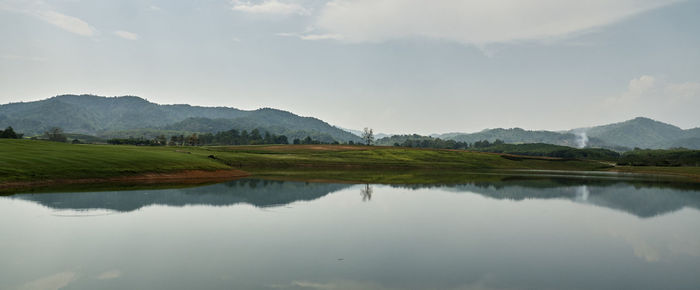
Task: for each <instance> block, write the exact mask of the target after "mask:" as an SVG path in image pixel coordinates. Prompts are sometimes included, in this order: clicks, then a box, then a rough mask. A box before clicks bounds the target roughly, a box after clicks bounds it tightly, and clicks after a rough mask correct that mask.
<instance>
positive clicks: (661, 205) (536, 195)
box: [444, 178, 700, 218]
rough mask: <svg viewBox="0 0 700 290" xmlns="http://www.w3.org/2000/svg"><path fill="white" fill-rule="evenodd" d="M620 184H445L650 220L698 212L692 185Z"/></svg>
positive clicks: (699, 201) (699, 193) (697, 191)
mask: <svg viewBox="0 0 700 290" xmlns="http://www.w3.org/2000/svg"><path fill="white" fill-rule="evenodd" d="M672 186H673V187H669V184H663V183H661V184H660V183H649V182H634V183H630V182H622V181H612V180H594V181H591V180H580V179H542V178H539V179H515V180H504V181H500V182H475V183H471V184H461V185H445V186H444V188H445V189H447V190H449V191H455V192H473V193H477V194H480V195H483V196H487V197H490V198H495V199H510V200H524V199H569V200H573V201H576V202H581V203H587V204H592V205H597V206H601V207H606V208H611V209H616V210H620V211H624V212H628V213H631V214H633V215H636V216H638V217H643V218H646V217H653V216H656V215H661V214H665V213H669V212H673V211H677V210H680V209H682V208H683V207H692V208H695V209H700V186H698V185H694V184H680V183H676V184H672Z"/></svg>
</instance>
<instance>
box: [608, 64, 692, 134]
mask: <svg viewBox="0 0 700 290" xmlns="http://www.w3.org/2000/svg"><path fill="white" fill-rule="evenodd" d="M602 105H603V107H604V108H607V109H609V110H613V111H614V112H616V113H618V114H627V115H631V116H649V117H654V116H663V117H664V118H665V119H669V118H671V119H677V120H673V121H675V122H682V123H686V124H697V121H698V119H697V110H698V108H700V82H680V83H679V82H671V81H667V80H665V79H663V78H659V77H655V76H650V75H643V76H640V77H638V78H635V79H632V80H630V81H629V84H628V85H627V90H626V91H625V92H624V93H622V94H620V95H618V96H613V97H610V98H608V99H607V100H606V101H605V102H604V103H603V104H602Z"/></svg>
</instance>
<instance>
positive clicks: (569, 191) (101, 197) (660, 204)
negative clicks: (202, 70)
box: [11, 177, 700, 218]
mask: <svg viewBox="0 0 700 290" xmlns="http://www.w3.org/2000/svg"><path fill="white" fill-rule="evenodd" d="M350 186H351V185H348V184H332V183H305V182H291V181H269V180H259V179H242V180H237V181H231V182H227V183H221V184H215V185H209V186H202V187H194V188H184V189H166V190H135V191H106V192H81V193H41V194H18V195H14V196H12V197H11V198H17V199H23V200H30V201H34V202H37V203H40V204H42V205H45V206H48V207H51V208H56V209H77V210H83V209H108V210H116V211H133V210H137V209H139V208H142V207H144V206H149V205H168V206H184V205H212V206H227V205H233V204H239V203H247V204H251V205H254V206H257V207H267V206H275V205H284V204H289V203H292V202H295V201H302V200H314V199H317V198H320V197H322V196H325V195H327V194H329V193H332V192H335V191H339V190H341V189H345V188H348V187H350ZM394 187H401V188H431V187H435V188H441V189H444V190H448V191H453V192H472V193H477V194H480V195H483V196H487V197H490V198H495V199H509V200H524V199H567V200H572V201H575V202H581V203H586V204H592V205H596V206H601V207H606V208H610V209H615V210H619V211H624V212H628V213H631V214H633V215H636V216H638V217H643V218H646V217H653V216H656V215H661V214H665V213H669V212H673V211H676V210H679V209H681V208H683V207H692V208H695V209H700V185H697V184H683V183H658V182H642V181H620V180H595V179H593V180H590V179H589V180H586V179H576V178H574V179H571V178H521V177H506V178H505V179H502V180H500V181H472V183H468V184H460V185H454V184H451V185H436V184H432V185H395V186H394ZM367 201H370V199H367Z"/></svg>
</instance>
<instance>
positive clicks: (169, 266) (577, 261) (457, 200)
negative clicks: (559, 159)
mask: <svg viewBox="0 0 700 290" xmlns="http://www.w3.org/2000/svg"><path fill="white" fill-rule="evenodd" d="M358 192H359V193H360V196H358ZM699 195H700V190H697V188H696V187H694V186H693V185H682V184H672V185H669V184H658V183H639V182H635V183H630V182H620V181H613V180H607V181H605V182H601V181H587V180H583V179H578V180H573V181H572V180H566V179H542V178H539V179H517V178H505V179H500V180H490V181H483V180H481V181H476V180H472V181H467V182H465V183H463V184H442V185H440V184H428V185H391V186H390V185H376V184H375V185H372V184H357V185H348V184H324V183H305V182H282V181H266V180H255V179H247V180H239V181H234V182H229V183H224V184H217V185H211V186H203V187H198V188H186V189H168V190H138V191H121V192H116V191H112V192H84V193H53V194H17V195H14V196H9V197H0V212H2V213H3V218H2V219H0V233H2V234H3V238H2V239H0V256H1V257H3V262H2V263H0V288H2V289H59V288H60V289H168V290H173V289H310V288H311V289H694V288H697V285H699V284H700V276H698V275H697V269H700V232H698V231H697V230H696V229H697V228H699V227H700V211H698V205H699V204H700V203H699V199H700V196H699ZM298 201H303V202H298ZM370 201H371V202H370ZM295 202H296V203H295ZM290 203H294V205H293V206H286V205H288V204H290ZM240 204H246V205H251V206H232V205H240ZM42 205H43V206H42ZM185 205H198V206H185ZM259 208H265V209H266V210H259ZM57 209H58V211H63V210H77V211H75V213H73V214H77V215H80V214H81V213H88V214H89V215H90V216H89V217H88V218H75V217H74V216H75V215H68V214H66V213H64V212H61V215H59V216H57V215H56V210H57ZM110 211H121V212H124V213H123V214H102V213H109V212H110Z"/></svg>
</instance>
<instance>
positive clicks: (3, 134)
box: [0, 127, 22, 139]
mask: <svg viewBox="0 0 700 290" xmlns="http://www.w3.org/2000/svg"><path fill="white" fill-rule="evenodd" d="M0 138H9V139H19V138H22V134H19V135H18V134H17V133H15V130H14V129H12V127H7V129H5V130H4V131H3V130H0Z"/></svg>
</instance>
